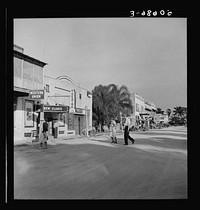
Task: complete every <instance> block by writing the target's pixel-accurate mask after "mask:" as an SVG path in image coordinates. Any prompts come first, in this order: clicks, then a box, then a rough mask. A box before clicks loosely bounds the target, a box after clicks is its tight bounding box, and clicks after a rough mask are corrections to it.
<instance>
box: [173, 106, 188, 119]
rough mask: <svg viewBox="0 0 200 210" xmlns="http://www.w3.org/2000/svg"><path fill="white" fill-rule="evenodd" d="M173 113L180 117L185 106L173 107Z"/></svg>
mask: <svg viewBox="0 0 200 210" xmlns="http://www.w3.org/2000/svg"><path fill="white" fill-rule="evenodd" d="M173 112H174V115H175V116H178V117H182V116H183V115H184V113H185V108H184V107H181V106H176V107H174V111H173Z"/></svg>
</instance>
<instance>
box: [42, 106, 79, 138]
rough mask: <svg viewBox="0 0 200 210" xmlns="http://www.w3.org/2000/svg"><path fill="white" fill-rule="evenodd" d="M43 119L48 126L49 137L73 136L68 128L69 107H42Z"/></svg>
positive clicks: (71, 130)
mask: <svg viewBox="0 0 200 210" xmlns="http://www.w3.org/2000/svg"><path fill="white" fill-rule="evenodd" d="M43 111H44V119H45V120H46V121H47V122H48V125H49V129H48V132H49V135H50V136H54V137H55V138H57V137H62V136H68V135H74V134H75V131H74V130H73V128H72V127H71V126H69V118H70V115H69V106H58V105H46V104H44V105H43Z"/></svg>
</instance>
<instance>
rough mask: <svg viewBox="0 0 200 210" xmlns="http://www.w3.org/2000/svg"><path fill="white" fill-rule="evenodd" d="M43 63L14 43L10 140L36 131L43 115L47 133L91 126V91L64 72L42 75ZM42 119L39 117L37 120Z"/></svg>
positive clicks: (66, 132)
mask: <svg viewBox="0 0 200 210" xmlns="http://www.w3.org/2000/svg"><path fill="white" fill-rule="evenodd" d="M45 65H47V63H45V62H43V61H40V60H38V59H35V58H33V57H30V56H28V55H26V54H24V49H23V48H21V47H19V46H17V45H14V143H15V142H19V141H27V140H30V139H31V138H32V134H33V132H35V131H36V132H37V133H39V131H40V129H39V128H40V125H41V122H43V119H45V120H46V121H47V122H48V126H49V131H48V132H49V135H55V129H54V127H55V123H56V125H57V127H58V128H57V137H60V136H67V135H75V134H81V133H82V130H84V129H86V128H87V129H88V128H90V127H91V126H92V95H91V94H90V92H89V91H88V90H87V89H84V88H82V87H80V86H76V84H75V82H74V81H73V80H72V79H71V78H69V77H67V76H59V77H57V78H52V77H49V76H47V75H44V67H45ZM41 120H42V121H41Z"/></svg>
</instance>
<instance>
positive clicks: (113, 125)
mask: <svg viewBox="0 0 200 210" xmlns="http://www.w3.org/2000/svg"><path fill="white" fill-rule="evenodd" d="M116 135H117V124H116V122H115V120H111V123H110V137H111V139H112V141H111V143H115V144H117V137H116Z"/></svg>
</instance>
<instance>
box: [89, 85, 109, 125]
mask: <svg viewBox="0 0 200 210" xmlns="http://www.w3.org/2000/svg"><path fill="white" fill-rule="evenodd" d="M92 95H93V97H92V100H93V103H92V106H93V119H94V120H96V122H97V124H100V123H101V124H102V125H103V124H104V122H105V121H107V120H106V119H107V104H108V94H107V87H106V86H102V85H99V86H96V87H95V88H94V90H93V91H92Z"/></svg>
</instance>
